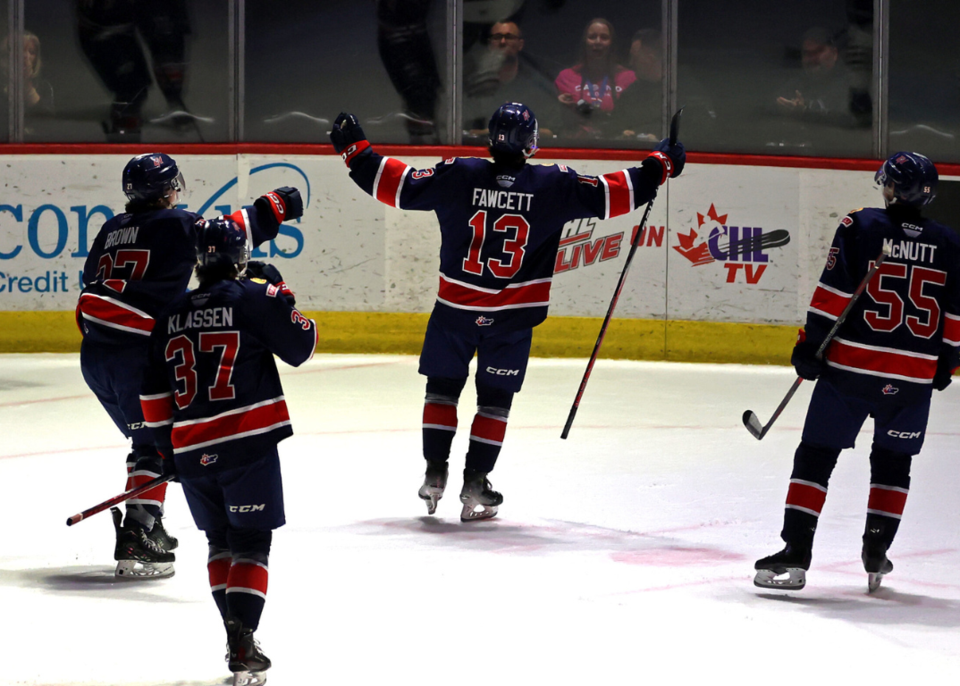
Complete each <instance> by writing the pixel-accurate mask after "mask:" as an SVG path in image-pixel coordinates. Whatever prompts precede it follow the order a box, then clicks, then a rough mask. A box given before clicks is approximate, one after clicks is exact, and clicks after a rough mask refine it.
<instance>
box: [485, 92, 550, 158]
mask: <svg viewBox="0 0 960 686" xmlns="http://www.w3.org/2000/svg"><path fill="white" fill-rule="evenodd" d="M539 140H540V130H539V127H538V126H537V118H536V117H535V116H534V114H533V110H531V109H530V108H529V107H527V106H526V105H522V104H521V103H519V102H508V103H504V104H503V105H501V106H500V109H498V110H497V111H496V112H494V113H493V116H492V117H490V150H491V151H492V152H503V153H507V154H513V155H519V154H521V153H522V154H523V156H524V157H533V156H534V155H535V154H536V153H537V143H538V142H539Z"/></svg>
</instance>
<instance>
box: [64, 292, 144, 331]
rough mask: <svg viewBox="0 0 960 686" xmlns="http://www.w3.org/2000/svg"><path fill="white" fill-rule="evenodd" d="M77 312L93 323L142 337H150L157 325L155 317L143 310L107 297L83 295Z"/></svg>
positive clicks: (90, 294)
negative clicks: (154, 326) (155, 324)
mask: <svg viewBox="0 0 960 686" xmlns="http://www.w3.org/2000/svg"><path fill="white" fill-rule="evenodd" d="M77 310H78V311H79V312H80V316H82V317H83V318H84V319H87V320H89V321H91V322H95V323H97V324H100V325H102V326H107V327H110V328H111V329H119V330H120V331H127V332H129V333H135V334H139V335H141V336H149V335H150V332H151V331H153V325H154V323H155V322H154V319H153V317H151V316H150V315H149V314H147V313H146V312H144V311H143V310H138V309H137V308H136V307H132V306H130V305H127V304H126V303H122V302H120V301H119V300H117V299H115V298H111V297H109V296H106V295H95V294H93V293H82V294H81V295H80V302H79V303H78V304H77Z"/></svg>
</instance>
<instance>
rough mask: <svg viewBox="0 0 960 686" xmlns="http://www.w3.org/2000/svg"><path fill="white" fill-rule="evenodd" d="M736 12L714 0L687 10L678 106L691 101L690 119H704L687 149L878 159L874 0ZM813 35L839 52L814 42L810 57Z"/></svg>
mask: <svg viewBox="0 0 960 686" xmlns="http://www.w3.org/2000/svg"><path fill="white" fill-rule="evenodd" d="M736 5H737V6H736V10H735V11H731V9H730V8H729V7H728V6H727V4H724V3H717V2H715V1H714V0H683V2H680V3H679V16H678V52H677V60H678V78H677V83H678V87H677V88H678V104H680V105H683V104H687V103H690V105H691V106H693V107H691V112H690V114H691V119H692V118H693V115H695V114H696V115H697V116H698V118H700V119H701V123H700V124H699V125H696V126H695V125H692V122H691V125H690V126H688V127H687V128H686V131H685V133H684V142H685V143H686V144H687V145H688V147H690V148H693V149H695V150H704V151H712V152H739V153H758V154H773V155H811V156H829V157H870V156H872V154H871V143H872V139H871V135H872V125H873V122H872V111H873V106H872V95H871V86H872V64H873V61H872V60H873V57H872V54H873V53H872V51H873V43H872V41H873V2H872V0H798V1H797V2H790V3H771V2H768V1H767V0H741V1H740V2H738V3H737V4H736ZM818 28H819V29H820V31H812V30H815V29H818ZM808 32H811V33H820V34H823V35H826V36H827V37H828V38H829V42H830V44H831V45H828V46H827V47H828V49H826V50H822V51H819V50H818V51H813V50H809V48H811V47H813V46H812V45H809V46H807V49H808V54H807V56H806V58H805V57H804V44H805V41H804V37H805V35H809V34H808ZM821 40H822V39H814V41H813V42H814V43H815V44H816V45H821V44H822V43H821ZM805 62H806V63H805ZM778 98H783V100H782V101H778ZM801 98H802V103H801V102H800V100H801ZM790 101H793V102H790ZM685 116H686V113H685Z"/></svg>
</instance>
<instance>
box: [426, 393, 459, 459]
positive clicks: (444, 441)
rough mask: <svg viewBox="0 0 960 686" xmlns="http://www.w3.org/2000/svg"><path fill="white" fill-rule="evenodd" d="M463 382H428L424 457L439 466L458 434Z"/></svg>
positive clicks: (447, 456) (446, 456) (447, 455)
mask: <svg viewBox="0 0 960 686" xmlns="http://www.w3.org/2000/svg"><path fill="white" fill-rule="evenodd" d="M466 382H467V380H466V379H446V378H442V377H435V376H431V377H429V378H428V379H427V394H426V397H425V398H424V403H423V457H424V458H425V459H426V460H427V461H428V462H433V463H436V464H441V463H444V462H446V461H447V460H448V459H449V458H450V446H451V444H452V443H453V437H454V435H456V433H457V403H458V402H459V400H460V393H461V392H462V391H463V387H464V385H465V384H466Z"/></svg>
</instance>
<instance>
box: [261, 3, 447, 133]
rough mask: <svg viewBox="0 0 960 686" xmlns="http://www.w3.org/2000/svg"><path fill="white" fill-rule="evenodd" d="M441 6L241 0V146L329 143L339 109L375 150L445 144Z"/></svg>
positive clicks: (443, 8)
mask: <svg viewBox="0 0 960 686" xmlns="http://www.w3.org/2000/svg"><path fill="white" fill-rule="evenodd" d="M446 9H447V8H446V3H444V2H439V1H433V2H431V0H403V1H401V0H391V1H389V2H388V1H386V0H380V1H378V2H376V3H374V2H333V1H332V0H322V1H317V0H286V1H285V2H284V3H283V4H282V6H281V5H278V4H277V3H276V2H273V1H271V0H247V2H246V33H245V39H246V43H245V61H244V62H245V71H246V78H245V79H244V93H245V98H244V117H243V120H244V139H245V140H248V141H271V142H304V143H328V142H329V139H328V137H327V132H328V131H329V130H330V126H331V124H332V123H333V120H334V119H335V118H336V116H337V114H338V113H339V112H341V111H347V112H352V113H354V114H356V115H357V117H358V118H359V119H360V122H361V125H362V126H363V130H364V131H365V132H366V134H367V136H368V137H369V138H370V140H371V141H373V142H374V143H395V144H408V143H415V144H423V145H430V144H438V143H449V142H450V141H449V140H446V137H447V136H446V129H447V126H446V122H447V121H448V117H447V114H446V112H447V108H448V105H447V99H448V97H449V96H450V93H449V92H448V90H447V89H446V87H445V86H446V82H447V77H446V73H447V58H446V56H445V55H446V49H447V48H446V46H447V39H448V35H447V29H446V25H447V21H446Z"/></svg>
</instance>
